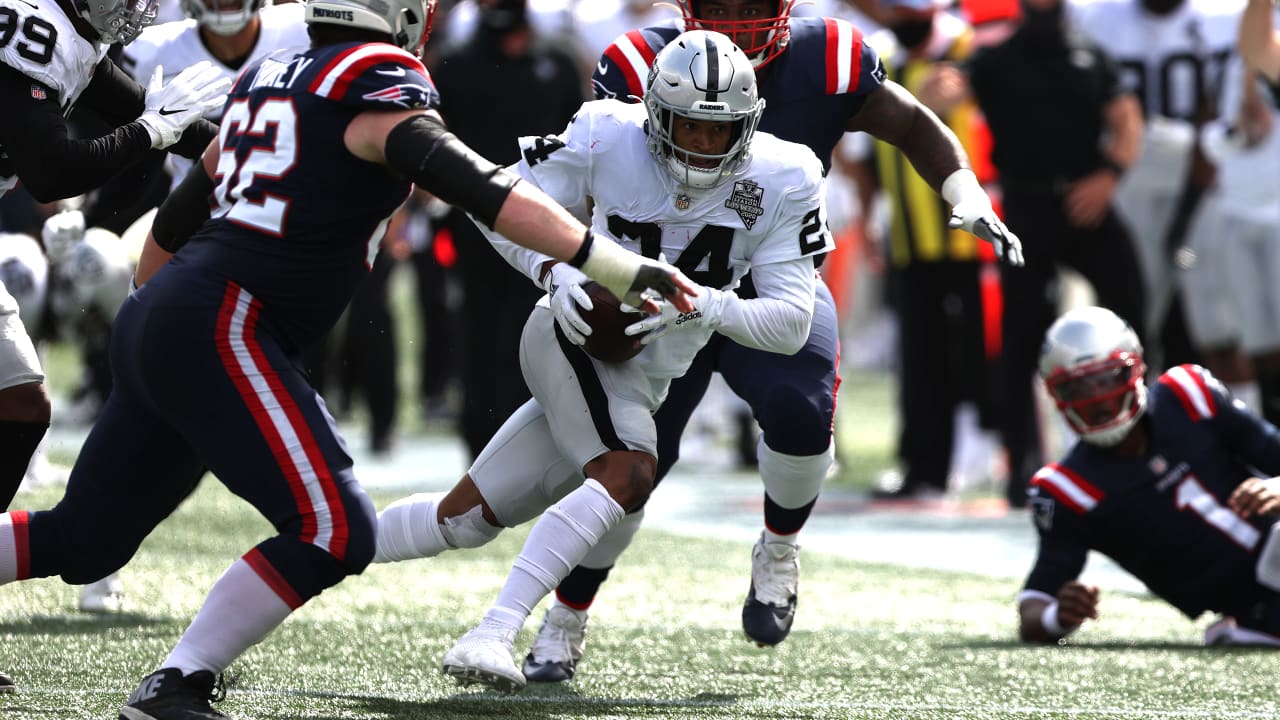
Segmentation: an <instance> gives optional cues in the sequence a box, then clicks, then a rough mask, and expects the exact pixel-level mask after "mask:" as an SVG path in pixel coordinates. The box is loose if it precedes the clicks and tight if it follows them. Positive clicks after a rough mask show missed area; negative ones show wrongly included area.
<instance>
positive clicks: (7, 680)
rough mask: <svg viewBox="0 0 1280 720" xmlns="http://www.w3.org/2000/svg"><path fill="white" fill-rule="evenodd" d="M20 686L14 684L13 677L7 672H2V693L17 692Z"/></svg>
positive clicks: (0, 685)
mask: <svg viewBox="0 0 1280 720" xmlns="http://www.w3.org/2000/svg"><path fill="white" fill-rule="evenodd" d="M17 691H18V686H17V685H14V684H13V678H11V677H9V676H8V675H7V674H6V673H2V672H0V695H4V694H7V693H12V692H17Z"/></svg>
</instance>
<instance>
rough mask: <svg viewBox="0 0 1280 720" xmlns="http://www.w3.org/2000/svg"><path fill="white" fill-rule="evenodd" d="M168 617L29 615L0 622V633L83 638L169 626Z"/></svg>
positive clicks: (139, 614)
mask: <svg viewBox="0 0 1280 720" xmlns="http://www.w3.org/2000/svg"><path fill="white" fill-rule="evenodd" d="M178 622H179V621H177V620H175V619H174V618H171V617H160V616H152V615H143V614H141V613H128V612H125V613H111V614H104V615H94V614H89V613H67V614H66V615H31V616H29V617H26V618H24V619H22V620H9V621H7V622H0V633H5V634H8V635H83V634H86V633H98V632H106V631H109V630H136V629H139V628H150V627H155V626H158V625H173V624H175V623H178Z"/></svg>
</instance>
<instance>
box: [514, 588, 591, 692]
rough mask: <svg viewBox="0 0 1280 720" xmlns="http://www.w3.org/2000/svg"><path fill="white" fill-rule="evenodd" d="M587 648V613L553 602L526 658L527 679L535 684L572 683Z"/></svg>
mask: <svg viewBox="0 0 1280 720" xmlns="http://www.w3.org/2000/svg"><path fill="white" fill-rule="evenodd" d="M586 647H587V611H586V610H574V609H573V608H571V607H569V606H567V605H562V604H560V603H559V602H557V601H552V605H551V607H549V608H547V614H546V616H545V617H543V619H542V627H540V628H538V634H537V635H536V636H534V638H533V646H532V647H530V648H529V654H528V656H526V657H525V659H524V667H523V668H522V669H523V670H524V676H525V678H527V679H528V680H530V681H531V682H564V681H565V680H572V679H573V673H574V672H575V670H576V668H577V664H578V661H579V660H581V659H582V653H583V651H584V650H586Z"/></svg>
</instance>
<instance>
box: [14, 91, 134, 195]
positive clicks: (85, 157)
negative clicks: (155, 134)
mask: <svg viewBox="0 0 1280 720" xmlns="http://www.w3.org/2000/svg"><path fill="white" fill-rule="evenodd" d="M33 87H41V88H43V90H44V92H43V93H42V94H43V95H45V97H44V98H43V99H38V98H35V97H33V93H32V88H33ZM0 105H3V107H4V112H0V145H3V147H4V149H5V151H6V152H7V153H8V156H9V163H10V165H11V167H12V169H13V171H14V173H15V174H16V175H17V176H18V179H19V180H21V181H22V184H23V185H24V186H26V188H27V191H28V192H30V193H31V195H32V196H33V197H35V199H36V200H37V201H39V202H53V201H55V200H62V199H65V198H69V197H74V196H76V195H82V194H84V193H86V192H88V191H90V190H93V189H95V188H97V187H98V186H100V185H102V184H103V183H104V182H106V181H107V180H108V179H109V178H110V177H111V176H113V175H115V174H116V173H118V172H119V171H120V170H122V169H124V168H125V167H127V166H129V165H131V164H132V163H134V162H137V161H138V160H139V159H141V158H142V157H144V156H145V155H146V154H147V153H148V152H150V150H151V137H150V136H149V135H148V134H147V131H146V130H145V129H144V128H143V127H142V125H140V124H138V123H136V122H131V123H129V124H127V125H124V126H121V127H118V128H116V129H115V131H114V132H112V133H110V134H108V135H104V136H102V137H99V138H92V139H88V140H75V139H72V138H71V137H70V133H69V132H68V128H67V122H66V119H65V118H64V117H63V115H62V109H61V107H60V106H59V103H58V101H57V99H56V93H55V92H54V91H53V90H51V89H49V88H46V87H44V86H42V85H40V84H39V83H36V82H35V81H33V80H32V79H31V78H29V77H27V76H25V75H23V74H22V73H20V72H18V71H16V70H13V69H12V68H9V67H6V66H0Z"/></svg>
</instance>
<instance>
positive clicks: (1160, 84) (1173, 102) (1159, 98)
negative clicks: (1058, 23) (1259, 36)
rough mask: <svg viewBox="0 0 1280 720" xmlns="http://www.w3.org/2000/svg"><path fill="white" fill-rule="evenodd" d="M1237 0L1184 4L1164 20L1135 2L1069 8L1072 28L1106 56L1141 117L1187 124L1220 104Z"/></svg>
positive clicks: (1113, 0)
mask: <svg viewBox="0 0 1280 720" xmlns="http://www.w3.org/2000/svg"><path fill="white" fill-rule="evenodd" d="M1244 6H1245V0H1186V2H1184V3H1183V4H1182V5H1181V6H1180V7H1178V8H1177V9H1176V10H1173V11H1172V12H1170V13H1169V14H1168V15H1153V14H1151V13H1149V12H1147V11H1146V10H1145V9H1144V8H1143V7H1142V3H1141V1H1140V0H1093V1H1092V2H1088V3H1082V2H1079V0H1075V2H1074V5H1073V6H1072V8H1071V10H1072V13H1071V16H1072V24H1073V26H1074V27H1076V28H1077V29H1079V30H1080V31H1081V32H1082V33H1084V34H1085V35H1086V36H1087V37H1089V39H1091V40H1092V41H1093V42H1095V43H1097V44H1098V45H1099V46H1101V47H1102V49H1103V50H1104V51H1106V52H1107V54H1109V55H1110V56H1111V57H1112V58H1113V59H1114V60H1115V61H1116V63H1117V65H1118V66H1119V68H1120V74H1121V82H1122V83H1123V84H1124V87H1125V89H1127V90H1130V91H1132V92H1134V93H1135V94H1137V96H1138V97H1139V98H1140V99H1141V101H1142V105H1143V109H1144V111H1145V114H1146V115H1147V116H1152V115H1161V116H1164V117H1168V118H1175V119H1178V120H1187V121H1190V120H1192V119H1194V118H1195V117H1196V113H1197V111H1198V110H1199V109H1200V108H1201V107H1205V106H1210V105H1214V104H1216V103H1217V101H1218V100H1219V99H1220V93H1221V91H1222V80H1223V75H1224V74H1225V71H1226V67H1227V61H1228V59H1230V57H1231V55H1232V53H1233V52H1234V51H1235V47H1236V37H1237V34H1238V33H1239V30H1240V14H1241V13H1242V12H1243V11H1244Z"/></svg>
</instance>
